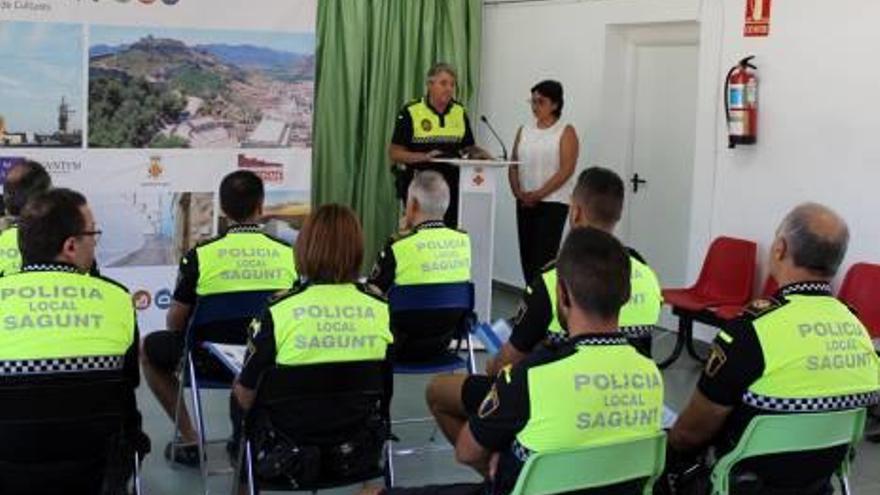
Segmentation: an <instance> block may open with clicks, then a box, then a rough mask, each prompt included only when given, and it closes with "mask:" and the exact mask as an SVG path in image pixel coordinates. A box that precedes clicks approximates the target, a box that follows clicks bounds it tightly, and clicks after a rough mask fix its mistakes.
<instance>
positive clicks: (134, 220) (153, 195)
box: [89, 189, 214, 268]
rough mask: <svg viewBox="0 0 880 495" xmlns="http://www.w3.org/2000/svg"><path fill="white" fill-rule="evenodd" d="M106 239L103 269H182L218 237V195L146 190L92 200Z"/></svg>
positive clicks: (101, 259) (101, 258)
mask: <svg viewBox="0 0 880 495" xmlns="http://www.w3.org/2000/svg"><path fill="white" fill-rule="evenodd" d="M89 202H90V203H91V205H92V210H93V211H95V216H96V218H97V221H98V222H99V223H100V225H101V230H102V231H103V232H104V234H103V235H102V237H101V242H100V243H99V244H98V251H97V259H98V262H99V264H100V266H101V267H108V268H120V267H132V266H157V265H177V264H178V263H179V262H180V258H181V257H182V256H183V255H184V254H185V253H186V252H187V251H189V250H190V249H191V248H192V247H194V246H195V245H196V244H198V243H199V242H201V241H203V240H205V239H208V238H210V237H211V236H213V235H214V228H213V227H214V194H213V193H203V192H169V191H157V190H149V189H147V190H142V191H137V192H126V193H119V194H106V193H105V194H95V195H90V197H89Z"/></svg>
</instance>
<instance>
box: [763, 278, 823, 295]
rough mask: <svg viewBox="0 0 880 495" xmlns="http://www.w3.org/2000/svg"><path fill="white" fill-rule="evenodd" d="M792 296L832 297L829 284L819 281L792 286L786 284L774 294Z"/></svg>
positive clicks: (798, 283)
mask: <svg viewBox="0 0 880 495" xmlns="http://www.w3.org/2000/svg"><path fill="white" fill-rule="evenodd" d="M792 295H805V296H830V295H832V292H831V284H830V283H829V282H824V281H821V280H817V281H812V282H797V283H794V284H788V285H786V286H785V287H780V288H779V290H778V291H777V292H776V296H792Z"/></svg>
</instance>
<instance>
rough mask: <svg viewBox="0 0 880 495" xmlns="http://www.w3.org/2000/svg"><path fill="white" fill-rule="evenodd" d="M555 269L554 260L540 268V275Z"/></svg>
mask: <svg viewBox="0 0 880 495" xmlns="http://www.w3.org/2000/svg"><path fill="white" fill-rule="evenodd" d="M555 269H556V259H555V258H554V259H552V260H550V261H548V262H547V264H546V265H544V266H543V267H541V273H547V272H549V271H551V270H555Z"/></svg>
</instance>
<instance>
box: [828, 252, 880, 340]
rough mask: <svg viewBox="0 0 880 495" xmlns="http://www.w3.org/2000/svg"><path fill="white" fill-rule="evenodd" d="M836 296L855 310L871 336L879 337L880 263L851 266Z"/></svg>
mask: <svg viewBox="0 0 880 495" xmlns="http://www.w3.org/2000/svg"><path fill="white" fill-rule="evenodd" d="M837 297H838V299H840V300H841V301H843V302H844V303H846V304H848V305H849V306H850V307H852V308H853V309H855V310H856V313H858V315H859V320H861V321H862V324H863V325H865V327H866V328H867V329H868V333H870V334H871V337H872V338H875V339H877V338H880V265H875V264H872V263H856V264H855V265H853V266H851V267H850V268H849V270H848V271H847V272H846V276H845V277H844V278H843V285H841V286H840V291H839V292H838V293H837Z"/></svg>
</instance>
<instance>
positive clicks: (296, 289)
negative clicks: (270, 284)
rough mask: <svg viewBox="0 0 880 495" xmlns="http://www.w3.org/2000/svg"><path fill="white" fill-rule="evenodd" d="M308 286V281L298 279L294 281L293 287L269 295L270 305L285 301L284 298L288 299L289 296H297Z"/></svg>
mask: <svg viewBox="0 0 880 495" xmlns="http://www.w3.org/2000/svg"><path fill="white" fill-rule="evenodd" d="M308 286H309V284H308V283H307V282H303V281H301V280H297V281H296V282H294V283H293V287H291V288H289V289H287V290H282V291H278V292H276V293H274V294H272V295H271V296H270V297H269V305H270V306H271V305H273V304H277V303H279V302H281V301H283V300H284V299H287V298H288V297H291V296H295V295H297V294H299V293H300V292H302V291H304V290H306V288H307V287H308Z"/></svg>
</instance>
